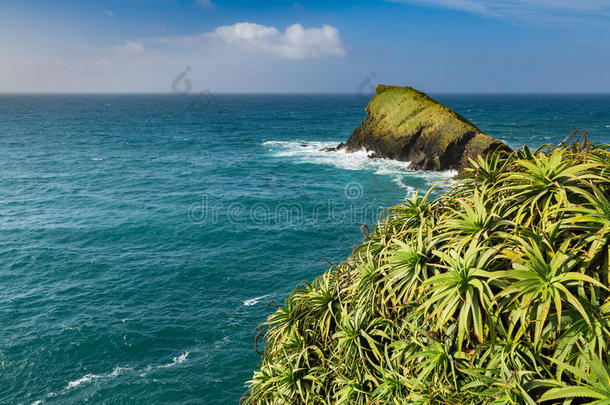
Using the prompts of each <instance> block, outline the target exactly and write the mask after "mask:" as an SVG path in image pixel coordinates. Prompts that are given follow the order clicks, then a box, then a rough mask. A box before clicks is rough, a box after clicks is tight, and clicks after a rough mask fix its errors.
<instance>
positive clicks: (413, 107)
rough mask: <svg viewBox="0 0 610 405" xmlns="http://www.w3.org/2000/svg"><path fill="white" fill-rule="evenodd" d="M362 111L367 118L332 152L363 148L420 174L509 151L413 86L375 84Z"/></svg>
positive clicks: (463, 164)
mask: <svg viewBox="0 0 610 405" xmlns="http://www.w3.org/2000/svg"><path fill="white" fill-rule="evenodd" d="M375 93H376V96H375V97H373V99H372V100H371V101H370V102H369V104H368V106H367V107H366V112H367V114H368V115H367V117H366V119H365V120H364V121H363V122H362V124H361V125H360V126H359V127H358V128H356V129H355V130H354V132H353V133H352V136H350V138H349V139H348V140H347V142H346V143H342V144H339V145H338V146H337V147H336V148H331V150H332V149H334V150H339V149H345V150H346V151H347V152H355V151H358V150H362V149H363V148H364V149H366V150H367V151H369V152H372V153H371V154H370V155H369V156H370V157H374V158H389V159H395V160H400V161H408V162H411V165H410V167H411V168H413V169H420V170H458V171H462V170H463V169H464V168H466V167H468V166H469V165H470V163H469V160H468V159H469V158H471V159H474V158H476V157H477V156H479V155H486V154H487V153H489V152H491V151H494V150H496V149H504V150H507V151H510V148H509V147H508V146H507V145H506V144H504V143H502V142H501V141H499V140H497V139H495V138H492V137H491V136H488V135H485V134H484V133H483V132H481V130H480V129H478V128H477V127H476V126H475V125H473V124H472V123H470V122H469V121H468V120H467V119H466V118H464V117H462V116H461V115H459V114H458V113H456V112H455V111H453V110H452V109H450V108H448V107H445V106H443V105H442V104H440V103H438V102H436V101H435V100H433V99H432V98H430V97H428V96H427V95H426V94H424V93H422V92H420V91H418V90H415V89H414V88H412V87H408V86H407V87H398V86H387V85H383V84H380V85H378V86H377V88H376V90H375Z"/></svg>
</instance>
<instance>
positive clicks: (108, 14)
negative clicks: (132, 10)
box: [104, 10, 114, 17]
mask: <svg viewBox="0 0 610 405" xmlns="http://www.w3.org/2000/svg"><path fill="white" fill-rule="evenodd" d="M104 14H106V15H107V16H108V17H114V11H112V10H104Z"/></svg>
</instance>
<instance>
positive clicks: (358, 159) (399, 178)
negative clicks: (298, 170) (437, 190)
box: [263, 140, 457, 195]
mask: <svg viewBox="0 0 610 405" xmlns="http://www.w3.org/2000/svg"><path fill="white" fill-rule="evenodd" d="M337 144H338V142H316V141H304V140H292V141H267V142H263V146H264V147H265V148H267V150H268V151H269V152H270V153H271V155H272V156H275V157H287V158H291V159H293V160H294V161H295V162H296V163H311V164H320V165H330V166H334V167H337V168H339V169H344V170H362V171H370V172H373V173H375V174H377V175H380V176H389V177H391V178H392V180H393V181H394V183H396V184H397V185H398V186H399V187H400V188H402V189H404V190H406V192H407V194H408V195H410V194H411V193H413V192H414V191H415V188H413V187H411V186H409V185H408V183H409V179H410V178H411V179H418V180H420V181H421V180H423V181H425V183H426V184H427V185H428V186H431V185H433V184H435V183H444V182H446V181H447V180H448V179H450V178H451V177H454V176H455V175H457V171H455V170H447V171H442V172H432V171H422V170H412V169H411V168H410V162H400V161H398V160H392V159H377V158H375V159H371V158H369V157H368V155H369V154H370V152H367V151H365V150H364V149H362V150H359V151H356V152H351V153H347V152H346V151H345V150H338V151H330V152H325V151H321V150H320V149H323V148H330V147H335V146H337Z"/></svg>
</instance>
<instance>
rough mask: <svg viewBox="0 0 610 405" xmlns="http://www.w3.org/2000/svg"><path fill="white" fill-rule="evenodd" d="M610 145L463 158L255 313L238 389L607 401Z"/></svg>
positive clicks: (333, 397) (434, 398)
mask: <svg viewBox="0 0 610 405" xmlns="http://www.w3.org/2000/svg"><path fill="white" fill-rule="evenodd" d="M609 260H610V151H609V150H608V148H607V147H606V146H599V145H598V146H591V145H589V143H588V142H587V141H585V142H579V143H574V144H571V145H567V144H565V143H562V144H560V145H559V146H556V147H550V146H545V147H542V148H540V149H538V150H536V151H533V152H532V151H530V149H528V148H527V147H523V148H521V149H519V150H516V151H513V152H510V153H509V152H504V151H500V152H497V153H493V154H490V155H488V156H487V157H486V158H485V159H482V158H481V159H479V160H478V161H475V162H472V167H471V168H470V169H467V170H465V172H464V173H463V174H462V176H461V177H460V178H459V179H458V181H457V182H456V183H454V184H452V185H451V186H449V187H448V188H447V189H446V190H444V192H443V193H442V194H441V195H439V196H438V197H436V198H432V197H431V196H430V192H428V193H427V194H425V195H419V194H417V193H416V194H414V195H413V196H412V197H411V198H410V199H408V200H407V201H406V202H405V203H402V204H400V205H398V206H396V207H394V208H392V209H390V210H389V212H388V213H387V214H386V215H385V217H384V218H383V219H382V220H380V222H379V223H378V224H377V226H376V228H375V230H374V232H372V233H370V234H369V235H367V236H366V238H365V240H364V242H363V243H362V244H361V245H360V246H358V247H357V248H356V249H355V250H354V252H353V254H352V255H351V256H350V257H349V258H348V260H347V261H345V262H343V263H340V264H337V265H333V266H331V268H330V270H329V271H328V272H326V273H325V274H323V275H322V276H320V277H318V278H317V279H315V280H314V281H313V282H312V283H304V284H303V285H301V286H300V287H298V288H297V289H295V290H294V291H293V292H292V293H291V294H290V296H289V297H288V299H287V300H286V302H285V304H284V306H282V307H279V308H278V309H277V311H276V312H275V313H273V314H272V315H270V316H269V318H268V320H267V322H266V323H264V324H263V325H262V328H263V332H264V333H263V335H262V336H263V337H264V341H265V350H264V354H263V357H262V363H261V365H260V368H259V369H258V370H257V371H255V372H254V376H253V379H252V380H251V381H250V383H249V392H248V396H247V397H245V398H244V402H245V403H246V404H331V403H333V404H334V403H341V404H536V403H542V404H584V403H594V404H610V374H609V371H610V370H609V366H608V359H609V351H608V343H609V341H610V298H609V290H608V286H609V280H608V277H609V274H608V262H609Z"/></svg>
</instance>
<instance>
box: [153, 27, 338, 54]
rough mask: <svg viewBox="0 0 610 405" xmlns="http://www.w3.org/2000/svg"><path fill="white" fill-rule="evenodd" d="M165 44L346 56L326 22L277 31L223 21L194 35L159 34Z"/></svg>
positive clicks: (334, 32) (334, 29)
mask: <svg viewBox="0 0 610 405" xmlns="http://www.w3.org/2000/svg"><path fill="white" fill-rule="evenodd" d="M158 41H159V42H161V43H165V44H173V45H182V46H192V47H196V48H201V49H204V50H207V51H212V52H216V53H219V52H223V51H231V52H238V53H248V54H263V55H267V56H272V57H275V58H279V59H290V60H301V59H322V58H343V57H345V56H347V50H346V48H345V45H344V44H343V42H342V41H341V37H340V35H339V30H338V29H337V28H335V27H332V26H330V25H324V26H322V27H320V28H316V27H313V28H303V26H302V25H301V24H294V25H291V26H289V27H288V28H286V29H285V30H284V32H283V33H282V32H280V31H279V30H278V29H277V28H275V27H270V26H265V25H259V24H254V23H249V22H242V23H236V24H233V25H223V26H221V27H218V28H216V29H215V30H214V31H212V32H206V33H203V34H200V35H196V36H184V37H170V38H160V39H158Z"/></svg>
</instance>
